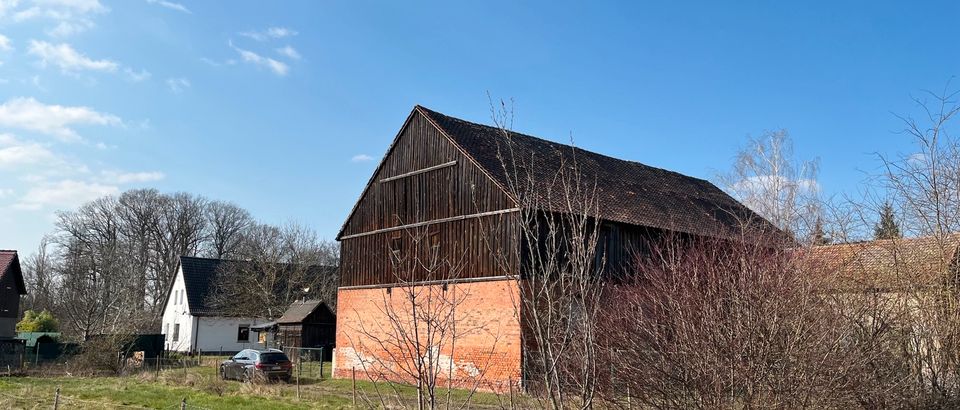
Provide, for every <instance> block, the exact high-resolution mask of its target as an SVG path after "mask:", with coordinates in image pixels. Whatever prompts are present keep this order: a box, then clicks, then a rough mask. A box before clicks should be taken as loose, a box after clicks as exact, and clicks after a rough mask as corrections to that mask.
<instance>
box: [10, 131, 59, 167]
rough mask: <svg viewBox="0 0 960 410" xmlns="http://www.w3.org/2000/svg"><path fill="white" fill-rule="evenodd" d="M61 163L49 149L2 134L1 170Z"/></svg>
mask: <svg viewBox="0 0 960 410" xmlns="http://www.w3.org/2000/svg"><path fill="white" fill-rule="evenodd" d="M58 162H60V160H59V158H57V156H56V155H54V154H53V152H50V150H49V149H47V148H46V147H44V146H43V145H40V144H38V143H36V142H27V141H20V140H18V139H17V138H16V137H14V136H12V135H9V134H0V169H7V170H10V169H14V170H16V169H22V168H23V167H26V166H30V165H36V164H45V165H51V164H53V163H58Z"/></svg>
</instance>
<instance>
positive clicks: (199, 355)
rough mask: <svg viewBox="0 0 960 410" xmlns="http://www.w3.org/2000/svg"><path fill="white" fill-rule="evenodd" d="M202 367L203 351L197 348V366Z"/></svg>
mask: <svg viewBox="0 0 960 410" xmlns="http://www.w3.org/2000/svg"><path fill="white" fill-rule="evenodd" d="M201 365H203V349H200V348H197V366H201Z"/></svg>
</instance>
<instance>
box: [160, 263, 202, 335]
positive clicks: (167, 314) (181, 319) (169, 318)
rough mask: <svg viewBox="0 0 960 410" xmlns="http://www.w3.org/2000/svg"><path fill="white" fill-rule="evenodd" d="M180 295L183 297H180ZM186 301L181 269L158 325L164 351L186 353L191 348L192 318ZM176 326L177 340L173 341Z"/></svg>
mask: <svg viewBox="0 0 960 410" xmlns="http://www.w3.org/2000/svg"><path fill="white" fill-rule="evenodd" d="M181 295H183V296H182V297H181ZM186 299H187V298H186V287H185V286H184V283H183V268H182V267H181V268H180V269H179V270H178V271H177V276H176V278H175V279H174V282H173V287H172V288H171V291H170V297H169V298H168V299H167V305H166V306H165V307H164V309H163V320H162V323H161V324H160V332H162V333H163V334H164V336H163V340H164V344H163V345H164V348H165V349H166V350H173V351H178V352H188V351H190V348H191V347H192V346H193V338H192V335H193V333H194V332H193V325H194V317H193V316H192V315H190V309H189V305H188V304H187V300H186ZM178 324H179V325H180V333H179V337H178V338H177V340H176V341H174V340H173V332H174V327H175V325H178Z"/></svg>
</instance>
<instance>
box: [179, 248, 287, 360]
mask: <svg viewBox="0 0 960 410" xmlns="http://www.w3.org/2000/svg"><path fill="white" fill-rule="evenodd" d="M223 262H226V261H224V260H221V259H208V258H195V257H190V256H181V257H180V267H179V269H177V277H176V279H175V280H174V282H173V285H172V286H171V287H170V290H169V291H168V292H167V300H166V303H165V307H164V309H163V321H162V324H161V326H162V329H161V332H162V333H163V334H164V347H165V349H166V350H170V351H177V352H186V353H195V352H198V351H199V352H237V351H240V350H243V349H247V348H265V347H266V345H265V343H264V342H262V341H261V340H258V339H259V333H257V332H252V331H251V330H250V327H251V326H256V325H259V324H263V323H266V322H268V320H267V319H266V318H251V317H230V316H228V315H224V314H223V313H222V312H219V311H217V309H214V308H211V307H210V306H208V305H207V303H206V300H207V295H208V294H209V292H210V291H211V288H212V285H213V281H214V280H215V278H216V273H217V270H218V269H219V268H220V267H221V266H224V267H226V266H237V264H238V263H242V262H236V261H229V262H230V264H229V265H228V264H224V263H223ZM265 336H267V334H265ZM270 341H271V340H266V342H267V343H269V342H270Z"/></svg>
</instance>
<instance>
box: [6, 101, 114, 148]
mask: <svg viewBox="0 0 960 410" xmlns="http://www.w3.org/2000/svg"><path fill="white" fill-rule="evenodd" d="M122 124H123V122H122V121H121V120H120V118H119V117H117V116H115V115H112V114H106V113H101V112H97V111H95V110H93V109H91V108H89V107H83V106H76V107H67V106H62V105H47V104H43V103H41V102H39V101H37V100H35V99H33V98H32V97H30V98H23V97H16V98H11V99H9V100H7V101H6V102H5V103H3V104H0V126H3V127H9V128H19V129H24V130H28V131H35V132H39V133H43V134H47V135H52V136H55V137H57V138H60V139H61V140H64V141H78V140H80V139H81V138H80V136H79V135H78V134H77V132H76V131H75V130H74V129H73V128H72V127H73V126H74V125H122Z"/></svg>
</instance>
